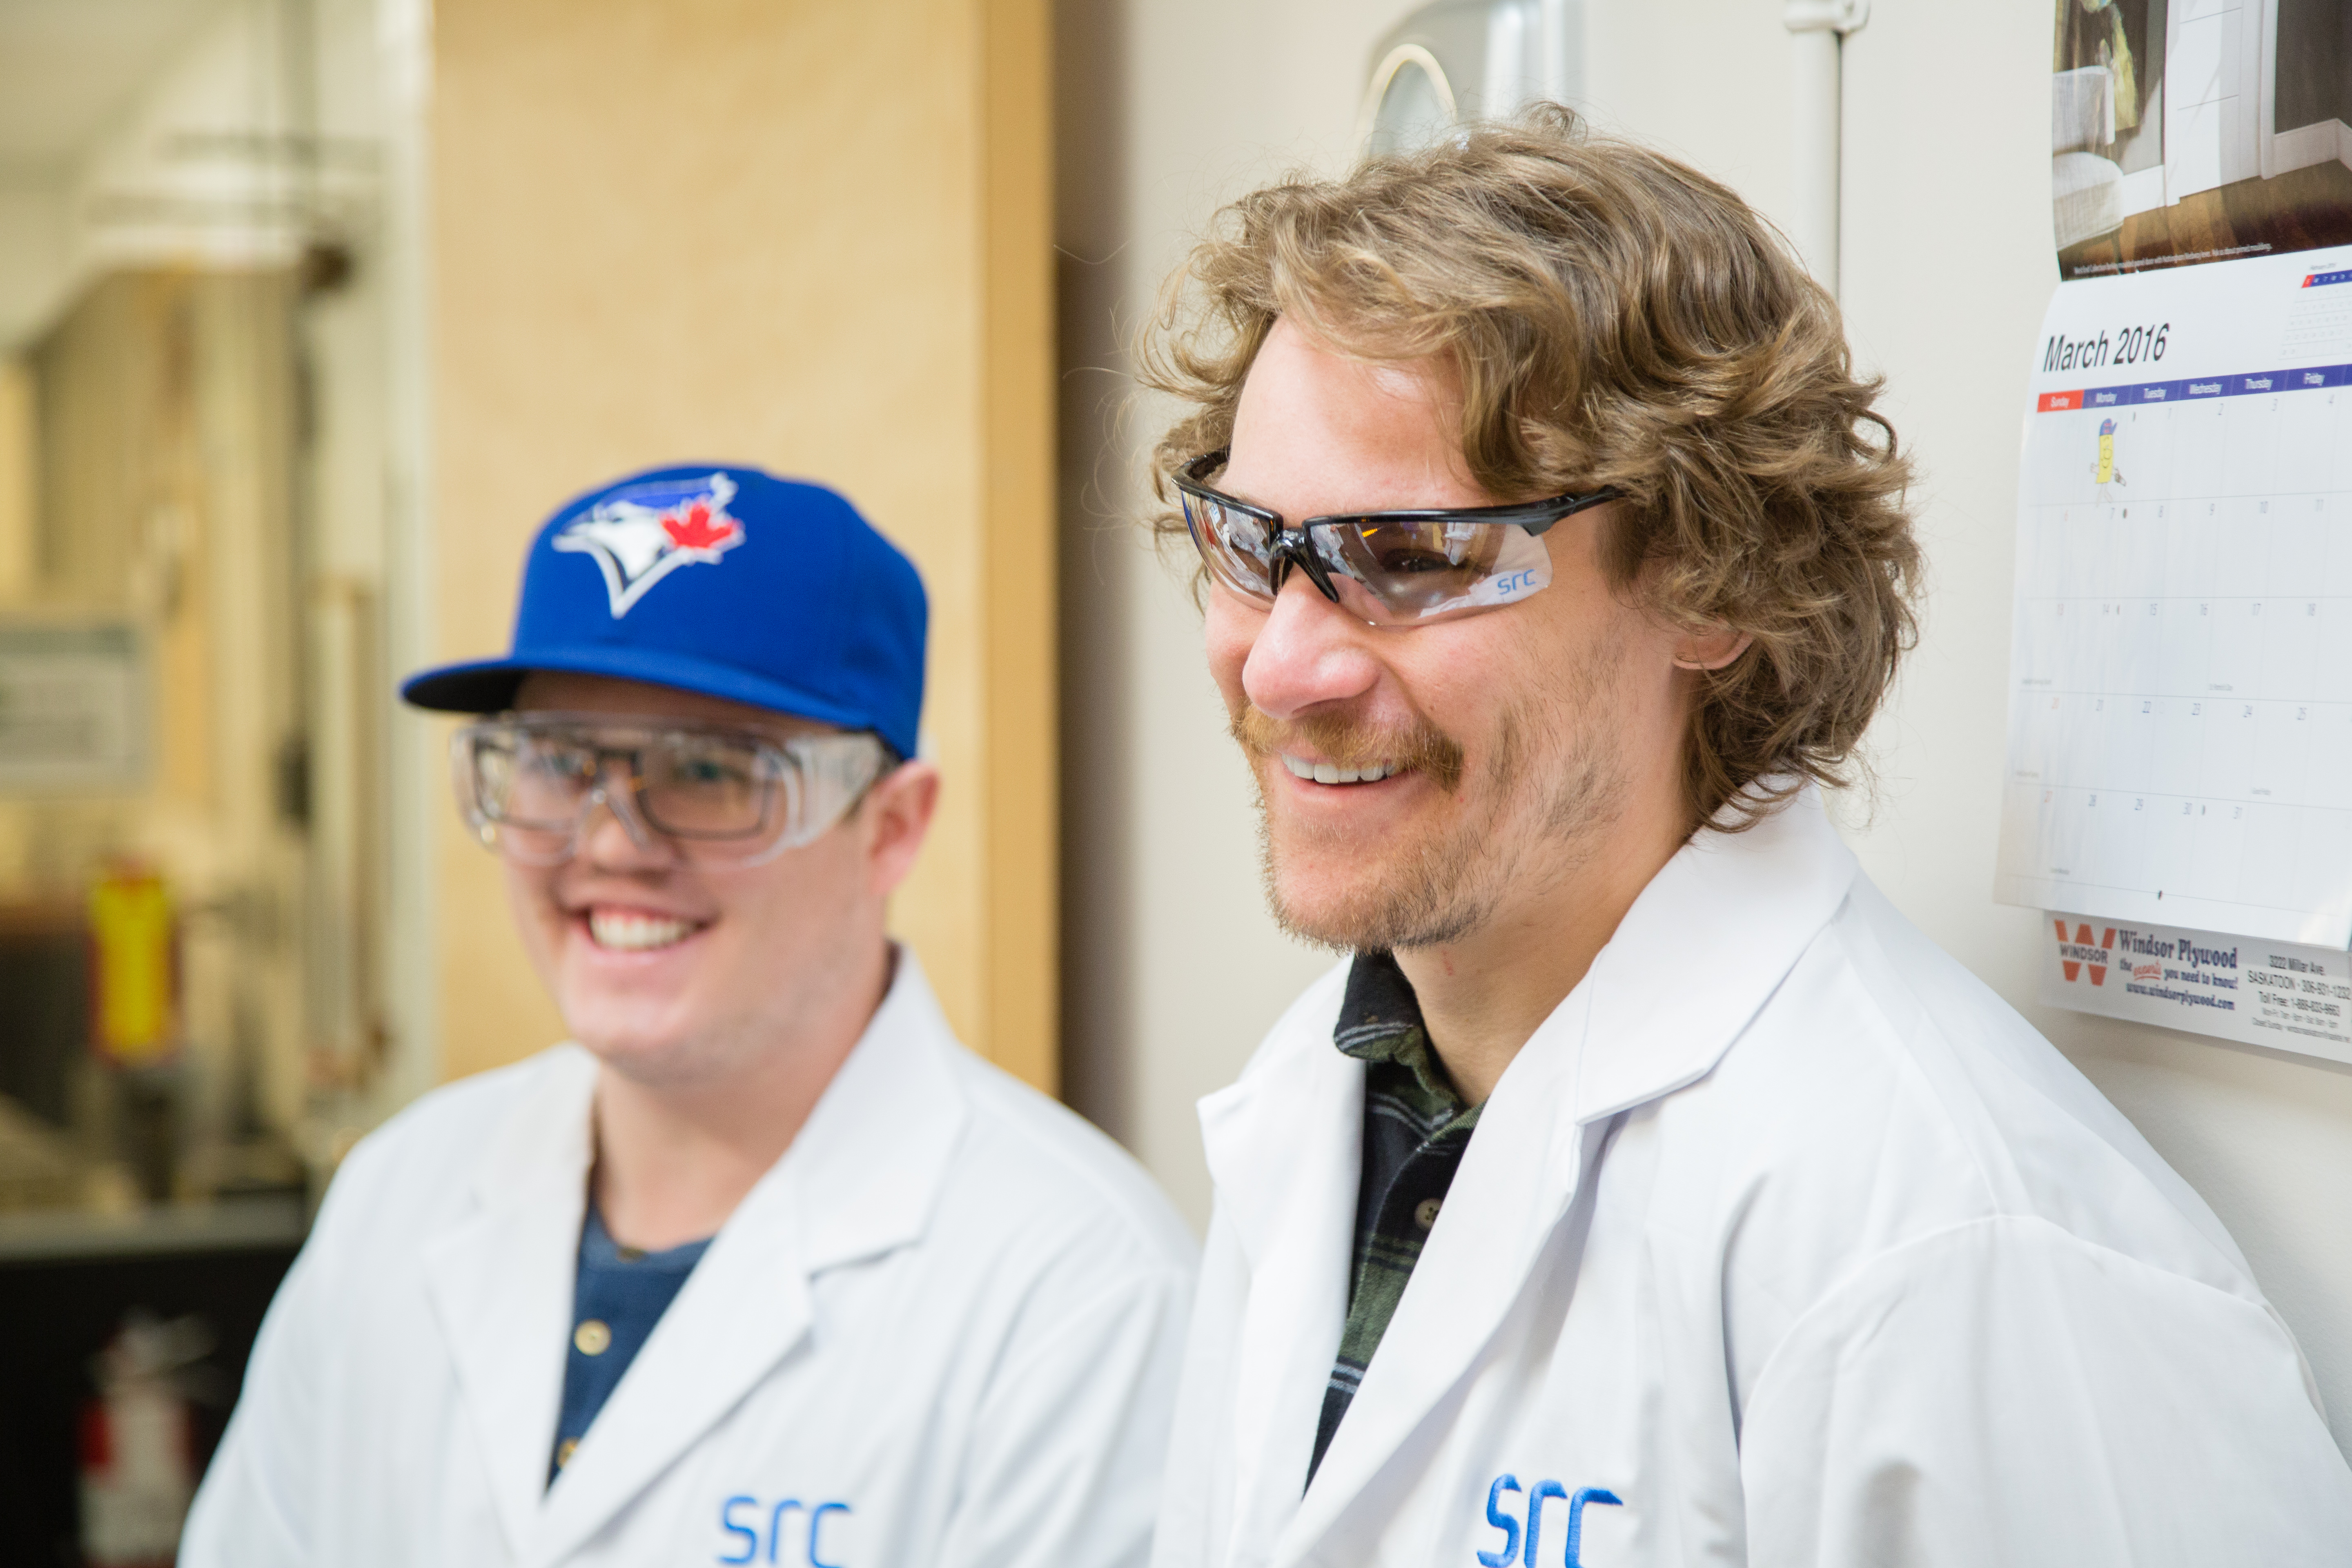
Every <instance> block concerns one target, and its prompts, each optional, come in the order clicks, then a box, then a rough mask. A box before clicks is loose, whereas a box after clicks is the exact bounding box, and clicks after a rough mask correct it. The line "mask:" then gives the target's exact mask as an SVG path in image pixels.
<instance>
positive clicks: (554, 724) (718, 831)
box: [449, 713, 892, 866]
mask: <svg viewBox="0 0 2352 1568" xmlns="http://www.w3.org/2000/svg"><path fill="white" fill-rule="evenodd" d="M449 761H450V765H451V768H452V770H453V772H454V773H455V774H456V781H457V805H458V808H459V809H460V810H462V811H463V812H464V813H465V814H466V820H467V822H469V823H470V824H472V825H473V828H474V831H475V833H476V834H477V835H478V836H479V837H480V838H481V840H482V842H483V843H484V844H487V845H489V846H490V847H493V848H496V849H498V850H499V852H500V853H501V854H504V855H506V856H507V857H509V858H511V859H515V860H519V861H521V862H523V863H524V864H526V865H533V866H553V865H558V864H560V863H562V861H564V860H567V859H570V858H572V855H573V854H574V853H575V852H576V851H577V850H578V849H579V847H580V839H581V836H582V833H583V830H584V828H585V826H586V825H587V822H588V819H589V817H590V816H592V815H593V812H594V811H595V808H596V807H597V806H599V805H602V806H604V807H605V808H606V809H607V810H609V811H610V812H612V814H613V816H614V818H615V819H616V820H618V821H619V823H620V824H621V826H622V828H623V829H624V830H625V831H626V832H627V833H628V835H629V837H631V838H632V839H634V840H635V842H636V843H637V844H639V845H640V846H650V845H651V844H652V843H653V842H654V841H655V839H656V837H661V838H666V839H669V840H672V841H674V842H675V843H676V844H677V845H678V846H679V847H681V848H682V849H684V850H685V851H686V852H687V853H688V855H689V856H691V857H692V858H696V859H706V860H718V861H722V862H725V863H728V864H732V865H757V864H759V863H761V861H764V860H768V859H770V858H773V857H775V856H777V855H779V854H782V852H783V851H785V850H787V849H793V848H797V847H800V846H801V845H803V844H807V843H809V842H811V841H812V840H814V839H815V838H818V837H822V836H823V835H824V832H825V831H826V829H828V828H830V827H831V826H833V825H834V824H835V823H836V822H838V821H840V820H841V818H842V817H843V816H845V815H846V814H847V812H848V811H849V809H850V807H852V806H853V805H856V804H857V801H858V799H859V797H861V796H862V795H864V794H865V793H866V790H867V788H869V787H870V786H871V785H872V784H873V783H874V781H875V780H876V779H877V778H879V777H881V776H882V774H883V773H886V772H887V771H888V769H889V767H890V765H891V763H892V757H891V753H890V751H889V748H888V747H887V746H886V745H885V744H884V743H883V742H881V740H880V739H878V738H877V737H876V736H874V735H870V734H822V735H794V736H789V737H782V736H774V735H765V734H761V733H758V732H756V731H748V730H736V729H729V728H726V727H723V726H719V725H709V724H691V723H680V724H631V723H629V722H627V721H618V722H616V721H614V720H612V719H611V718H608V717H604V716H602V715H592V714H578V713H527V714H505V715H501V716H500V717H499V718H495V719H486V720H483V721H480V722H478V723H474V724H468V725H467V726H466V727H465V728H463V729H461V730H459V731H457V734H456V735H454V736H452V737H451V738H450V742H449Z"/></svg>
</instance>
